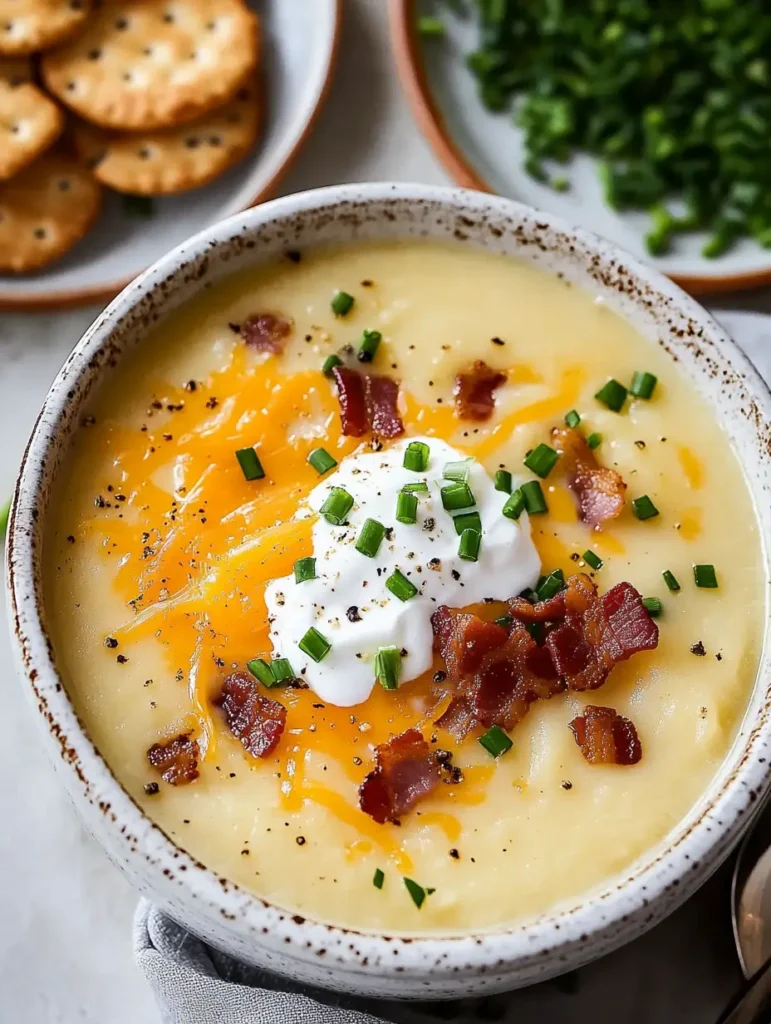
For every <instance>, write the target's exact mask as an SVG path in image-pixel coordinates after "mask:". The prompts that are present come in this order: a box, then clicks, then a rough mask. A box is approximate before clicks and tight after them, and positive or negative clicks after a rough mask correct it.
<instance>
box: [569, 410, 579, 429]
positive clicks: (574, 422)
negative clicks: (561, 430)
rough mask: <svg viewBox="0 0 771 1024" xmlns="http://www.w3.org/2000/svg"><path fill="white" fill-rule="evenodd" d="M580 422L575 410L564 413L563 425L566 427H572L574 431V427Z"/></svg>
mask: <svg viewBox="0 0 771 1024" xmlns="http://www.w3.org/2000/svg"><path fill="white" fill-rule="evenodd" d="M580 422H581V417H580V416H579V415H578V413H577V412H576V410H575V409H571V410H570V412H568V413H565V423H566V424H567V426H569V427H573V428H574V429H575V427H577V426H578V424H579V423H580Z"/></svg>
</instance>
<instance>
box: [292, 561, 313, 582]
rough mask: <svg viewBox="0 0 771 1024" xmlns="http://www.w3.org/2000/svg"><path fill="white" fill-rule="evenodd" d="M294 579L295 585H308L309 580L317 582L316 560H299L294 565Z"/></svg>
mask: <svg viewBox="0 0 771 1024" xmlns="http://www.w3.org/2000/svg"><path fill="white" fill-rule="evenodd" d="M294 579H295V583H307V582H308V580H315V579H316V559H315V558H313V557H311V556H309V557H308V558H298V559H297V561H296V562H295V564H294Z"/></svg>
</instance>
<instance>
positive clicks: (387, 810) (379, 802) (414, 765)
mask: <svg viewBox="0 0 771 1024" xmlns="http://www.w3.org/2000/svg"><path fill="white" fill-rule="evenodd" d="M440 774H441V773H440V769H439V765H438V763H437V761H436V758H435V757H434V756H433V754H432V753H431V748H430V747H429V745H428V743H426V741H425V740H424V739H423V736H422V734H421V733H420V731H419V730H418V729H407V731H406V732H403V733H401V734H400V735H399V736H392V737H391V739H390V740H389V741H388V742H387V743H381V744H380V745H379V746H377V747H375V768H374V769H373V770H372V771H371V772H370V773H369V775H367V777H366V778H365V779H364V781H363V782H362V784H361V786H360V787H359V807H361V809H362V810H363V811H364V813H365V814H368V815H369V816H370V817H371V818H374V819H375V821H376V822H378V824H380V825H382V824H384V822H386V821H394V822H396V821H398V820H399V818H400V817H401V816H402V815H403V814H405V813H406V812H407V811H409V810H410V808H412V807H414V806H415V804H416V803H417V802H418V801H419V800H422V799H423V797H425V796H428V794H429V793H431V792H433V790H434V789H436V787H437V786H438V785H439V779H440Z"/></svg>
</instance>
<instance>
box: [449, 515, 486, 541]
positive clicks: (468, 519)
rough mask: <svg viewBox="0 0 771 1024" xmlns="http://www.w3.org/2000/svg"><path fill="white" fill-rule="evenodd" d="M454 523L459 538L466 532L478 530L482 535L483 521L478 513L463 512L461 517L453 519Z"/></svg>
mask: <svg viewBox="0 0 771 1024" xmlns="http://www.w3.org/2000/svg"><path fill="white" fill-rule="evenodd" d="M453 523H454V525H455V532H456V533H457V534H458V536H459V537H460V535H461V534H462V533H463V531H464V530H476V532H477V533H478V534H479V535H480V536H481V534H482V520H481V519H480V518H479V513H478V512H461V514H460V515H459V516H455V517H454V518H453Z"/></svg>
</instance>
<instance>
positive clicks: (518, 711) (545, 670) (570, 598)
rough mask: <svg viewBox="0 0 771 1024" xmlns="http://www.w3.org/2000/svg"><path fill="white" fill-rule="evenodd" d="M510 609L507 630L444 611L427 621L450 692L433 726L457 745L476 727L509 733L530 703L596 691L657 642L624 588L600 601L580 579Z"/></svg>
mask: <svg viewBox="0 0 771 1024" xmlns="http://www.w3.org/2000/svg"><path fill="white" fill-rule="evenodd" d="M508 603H509V607H510V609H511V613H512V615H513V617H514V622H513V623H512V625H511V627H510V629H509V630H508V631H507V630H506V629H504V628H503V627H502V626H496V625H495V623H491V622H485V621H483V620H482V619H481V618H479V617H478V616H476V615H471V614H469V613H468V612H458V611H454V610H453V609H451V608H447V607H445V606H442V607H441V608H438V609H437V610H436V611H435V612H434V614H433V616H432V617H431V625H432V627H433V630H434V637H435V643H436V647H437V650H438V651H439V653H440V654H441V655H442V657H443V658H444V661H445V664H446V666H447V672H448V675H449V680H450V684H451V686H454V690H452V689H451V690H450V692H451V693H452V695H453V697H452V700H451V702H450V704H449V706H448V707H447V709H446V711H445V712H444V714H442V716H441V717H440V718H439V719H437V721H436V723H435V724H436V725H437V726H438V727H439V728H441V729H447V730H448V731H449V732H451V733H452V734H453V735H454V736H455V737H456V739H462V738H463V736H465V735H466V733H467V732H468V731H469V730H470V729H472V728H473V727H474V726H475V725H483V726H485V727H486V728H489V727H490V726H492V725H499V726H501V728H503V729H510V728H512V727H513V726H514V725H516V723H517V722H519V721H520V720H521V719H522V718H523V717H524V715H525V714H527V711H528V709H529V708H530V705H531V704H532V703H533V702H534V701H536V700H545V699H548V698H549V697H551V696H553V695H554V694H555V693H559V692H561V691H562V690H564V689H565V688H566V687H568V688H569V689H571V690H593V689H596V688H597V687H598V686H601V685H602V684H603V683H604V682H605V680H606V679H607V677H608V674H609V673H610V671H611V669H612V668H613V666H614V665H616V664H618V662H620V661H626V660H627V659H628V658H630V657H631V656H632V655H633V654H636V653H637V652H638V651H647V650H653V648H655V647H656V646H657V644H658V636H659V633H658V627H657V625H656V623H655V622H654V621H653V619H652V618H651V617H650V614H649V613H648V610H647V608H646V607H645V605H644V604H643V603H642V598H641V597H640V595H639V594H638V592H637V591H636V590H635V588H634V587H633V586H632V585H631V584H630V583H619V584H617V586H615V587H613V588H612V589H611V590H609V591H608V592H607V593H606V594H604V595H603V596H602V597H599V596H598V594H597V587H596V586H595V585H594V583H593V582H592V581H591V579H589V577H588V576H586V575H584V574H582V573H580V574H577V575H575V576H571V577H570V579H569V580H568V582H567V586H566V588H565V589H564V590H563V591H562V592H561V593H560V594H558V595H556V596H555V597H553V598H550V599H549V600H548V601H542V602H540V603H539V604H535V605H532V604H530V603H529V602H528V601H525V600H524V599H523V598H518V597H517V598H512V599H511V600H510V601H509V602H508ZM532 623H539V624H542V625H543V629H542V630H539V635H538V639H536V638H534V637H533V636H532V635H531V633H530V631H529V630H528V629H527V628H526V625H530V624H532ZM540 641H543V642H540Z"/></svg>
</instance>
